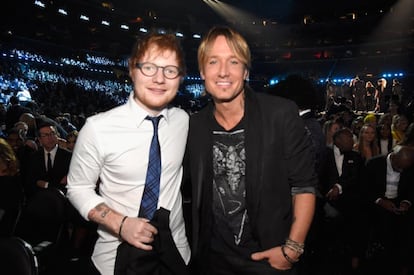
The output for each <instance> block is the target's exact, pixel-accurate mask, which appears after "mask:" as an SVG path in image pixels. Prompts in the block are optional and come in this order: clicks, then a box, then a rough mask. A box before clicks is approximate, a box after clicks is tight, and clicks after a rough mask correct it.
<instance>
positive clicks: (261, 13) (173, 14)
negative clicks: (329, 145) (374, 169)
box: [0, 0, 414, 74]
mask: <svg viewBox="0 0 414 275" xmlns="http://www.w3.org/2000/svg"><path fill="white" fill-rule="evenodd" d="M42 1H43V2H44V3H46V7H45V8H39V7H37V6H35V5H34V4H33V3H34V2H35V1H34V0H31V1H29V0H15V1H8V6H7V8H5V7H3V8H2V9H1V13H2V15H1V18H0V20H1V26H0V27H1V32H2V36H1V37H2V40H3V41H7V40H6V39H8V40H11V39H10V38H11V37H13V36H15V37H24V38H29V39H34V40H40V41H46V42H47V43H52V44H57V45H63V46H65V47H70V48H72V49H74V50H78V49H79V50H88V51H96V52H101V53H105V54H109V55H110V56H118V57H121V56H126V55H128V53H129V50H130V48H131V46H132V44H133V41H134V40H135V39H136V38H137V37H139V36H140V35H142V33H140V32H139V28H141V27H145V28H148V29H164V30H165V31H167V32H177V31H179V32H182V33H183V34H184V37H183V38H182V42H183V46H184V49H185V50H186V55H187V60H188V63H189V64H188V65H189V67H190V69H193V70H196V68H197V67H196V59H195V56H196V55H195V53H196V49H197V46H198V43H199V39H194V38H193V37H192V35H193V34H195V33H198V34H203V33H204V32H205V31H206V30H207V29H209V28H210V27H211V26H213V25H218V24H229V25H232V26H233V27H235V28H236V29H238V30H239V31H240V32H242V34H243V35H245V37H246V38H247V39H248V42H249V44H250V45H251V48H252V53H253V62H254V65H256V68H258V69H259V70H261V73H262V74H267V73H268V71H270V70H273V69H272V67H271V66H272V65H274V64H277V63H283V62H299V61H302V62H303V61H308V60H312V59H323V58H339V57H341V58H342V57H352V56H355V55H356V54H361V55H364V54H365V55H370V54H378V53H381V54H386V53H387V54H390V52H393V51H400V52H403V53H404V52H410V53H412V52H413V51H414V43H413V37H414V1H412V0H375V1H372V0H335V1H326V0H313V1H309V0H285V1H282V0H254V1H252V0H223V1H217V0H175V1H165V0H118V1H115V0H113V1H105V0H104V1H101V0H71V1H69V0H42ZM404 5H405V6H404ZM214 7H216V8H214ZM59 8H64V9H66V10H67V11H68V15H67V16H62V15H61V14H58V13H57V10H58V9H59ZM81 13H82V14H86V15H88V17H89V18H90V21H89V22H83V21H81V20H79V16H80V14H81ZM220 13H224V14H225V15H224V16H223V15H220ZM305 18H306V24H305V23H304V19H305ZM386 18H387V20H388V23H386V24H384V21H385V19H386ZM390 18H391V19H390ZM102 20H107V21H109V22H111V26H104V25H102V24H101V21H102ZM121 24H126V25H128V26H129V27H130V29H129V30H121V29H120V28H119V26H120V25H121ZM361 45H363V46H361ZM267 66H270V67H271V68H267Z"/></svg>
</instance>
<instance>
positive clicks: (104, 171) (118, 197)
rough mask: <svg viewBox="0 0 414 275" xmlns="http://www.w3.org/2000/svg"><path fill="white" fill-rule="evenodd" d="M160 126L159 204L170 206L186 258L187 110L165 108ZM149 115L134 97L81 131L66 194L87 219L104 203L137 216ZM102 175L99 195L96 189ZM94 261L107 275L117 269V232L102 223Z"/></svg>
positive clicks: (90, 120) (173, 226) (94, 118)
mask: <svg viewBox="0 0 414 275" xmlns="http://www.w3.org/2000/svg"><path fill="white" fill-rule="evenodd" d="M161 114H162V115H163V117H162V118H161V120H160V123H159V126H158V136H159V142H160V148H161V167H162V174H161V180H160V195H159V201H158V208H160V207H163V208H165V209H167V210H170V211H171V213H170V229H171V233H172V237H173V239H174V241H175V244H176V246H177V248H178V250H179V252H180V254H181V256H182V257H183V259H184V261H185V262H186V263H188V262H189V260H190V248H189V244H188V241H187V238H186V234H185V227H184V219H183V212H182V204H181V203H182V197H181V192H180V186H181V180H182V172H183V170H182V160H183V155H184V151H185V144H186V140H187V133H188V115H187V113H186V112H185V111H183V110H181V109H179V108H169V109H164V110H163V111H162V112H161ZM147 115H149V114H148V113H147V112H146V111H145V110H144V109H143V108H141V107H140V106H139V105H138V104H137V103H136V102H135V101H134V99H133V93H131V95H130V97H129V99H128V102H127V103H126V104H125V105H122V106H119V107H116V108H114V109H112V110H109V111H107V112H104V113H101V114H98V115H95V116H92V117H90V118H88V119H87V121H86V123H85V125H84V126H83V127H82V129H81V131H80V132H79V136H78V139H77V141H76V146H75V149H74V152H73V156H72V161H71V165H70V169H69V174H68V185H67V189H68V191H67V196H68V198H69V200H70V201H71V202H72V204H73V205H74V206H75V207H76V208H77V209H78V210H79V212H80V214H81V215H82V216H83V217H84V218H85V219H88V217H87V216H88V213H89V211H90V210H91V209H93V208H94V207H95V206H97V205H98V204H100V203H106V204H107V205H108V206H109V207H111V208H113V209H115V210H116V211H118V212H120V213H122V214H123V215H127V216H135V217H136V216H138V212H139V207H140V202H141V198H142V195H143V191H144V186H145V176H146V172H147V166H148V157H149V148H150V144H151V139H152V136H153V126H152V122H151V121H149V120H146V119H145V117H146V116H147ZM98 179H100V181H101V182H100V185H99V194H100V195H98V194H97V193H96V192H95V188H96V182H97V181H98ZM98 234H99V238H98V240H97V242H96V244H95V249H94V252H93V255H92V260H93V262H94V264H95V265H96V267H97V268H98V270H99V271H100V272H101V274H103V275H109V274H113V271H114V265H115V257H116V249H117V247H118V245H119V244H120V240H119V239H118V237H117V236H115V235H113V234H112V233H110V232H108V231H107V230H106V229H105V228H104V227H102V226H100V227H99V228H98Z"/></svg>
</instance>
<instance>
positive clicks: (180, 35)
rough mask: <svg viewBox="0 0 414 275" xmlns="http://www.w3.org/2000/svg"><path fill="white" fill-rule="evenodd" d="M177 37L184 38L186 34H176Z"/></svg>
mask: <svg viewBox="0 0 414 275" xmlns="http://www.w3.org/2000/svg"><path fill="white" fill-rule="evenodd" d="M175 36H177V37H184V34H182V33H181V32H177V33H176V34H175Z"/></svg>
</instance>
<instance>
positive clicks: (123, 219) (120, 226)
mask: <svg viewBox="0 0 414 275" xmlns="http://www.w3.org/2000/svg"><path fill="white" fill-rule="evenodd" d="M127 218H128V216H124V217H123V218H122V221H121V224H120V225H119V231H118V236H119V238H121V239H122V236H121V231H122V226H123V225H124V222H125V220H126V219H127Z"/></svg>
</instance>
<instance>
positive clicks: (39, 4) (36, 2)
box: [34, 0, 46, 8]
mask: <svg viewBox="0 0 414 275" xmlns="http://www.w3.org/2000/svg"><path fill="white" fill-rule="evenodd" d="M34 4H35V5H36V6H38V7H41V8H44V7H46V5H45V3H43V2H42V1H39V0H36V1H34Z"/></svg>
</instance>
